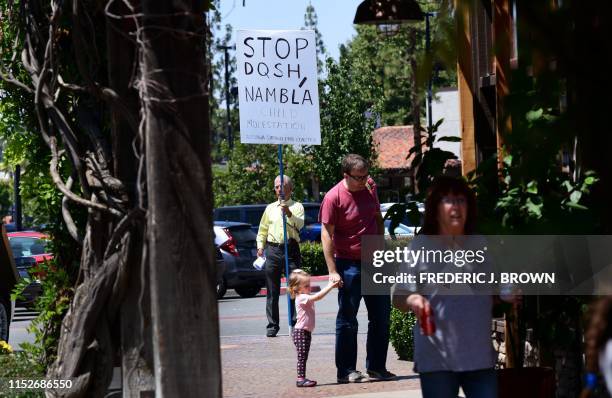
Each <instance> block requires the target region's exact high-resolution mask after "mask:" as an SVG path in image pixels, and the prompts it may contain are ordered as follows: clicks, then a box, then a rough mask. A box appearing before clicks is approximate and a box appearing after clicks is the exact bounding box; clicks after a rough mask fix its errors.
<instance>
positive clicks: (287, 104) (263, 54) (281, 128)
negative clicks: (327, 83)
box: [236, 30, 321, 145]
mask: <svg viewBox="0 0 612 398" xmlns="http://www.w3.org/2000/svg"><path fill="white" fill-rule="evenodd" d="M315 43H316V42H315V34H314V31H312V30H239V31H238V32H237V42H236V54H237V62H238V64H237V68H238V92H239V94H238V95H239V101H240V142H242V143H245V144H293V145H320V144H321V127H320V120H319V92H318V85H317V53H316V45H315Z"/></svg>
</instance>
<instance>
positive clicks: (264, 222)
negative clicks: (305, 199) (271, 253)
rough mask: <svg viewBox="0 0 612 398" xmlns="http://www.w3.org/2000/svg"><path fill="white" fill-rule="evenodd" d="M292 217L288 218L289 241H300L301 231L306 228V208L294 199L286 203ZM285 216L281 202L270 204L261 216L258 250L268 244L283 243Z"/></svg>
mask: <svg viewBox="0 0 612 398" xmlns="http://www.w3.org/2000/svg"><path fill="white" fill-rule="evenodd" d="M286 202H287V205H289V211H290V212H291V217H287V239H295V240H296V241H298V242H299V241H300V230H301V229H302V227H303V226H304V206H302V204H301V203H299V202H296V201H294V200H292V199H289V200H287V201H286ZM283 241H284V239H283V214H282V211H281V206H280V201H278V200H277V201H276V202H273V203H270V204H269V205H268V206H267V207H266V210H265V211H264V213H263V216H261V221H260V222H259V231H258V232H257V248H258V249H263V248H264V247H265V246H266V242H273V243H283Z"/></svg>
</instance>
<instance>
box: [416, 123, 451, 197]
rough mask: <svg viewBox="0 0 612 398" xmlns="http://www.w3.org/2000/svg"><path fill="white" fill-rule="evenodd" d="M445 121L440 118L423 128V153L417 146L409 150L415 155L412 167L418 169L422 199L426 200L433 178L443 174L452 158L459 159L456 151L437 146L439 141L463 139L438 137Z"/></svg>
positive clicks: (417, 175)
mask: <svg viewBox="0 0 612 398" xmlns="http://www.w3.org/2000/svg"><path fill="white" fill-rule="evenodd" d="M443 122H444V119H440V120H438V121H437V122H436V123H435V124H434V125H432V126H431V128H429V127H428V128H427V129H425V128H422V129H421V137H422V138H425V140H424V142H423V145H422V146H421V148H420V150H421V153H417V150H418V149H419V148H417V147H412V148H410V151H408V155H409V156H412V155H415V156H414V158H413V160H412V163H411V164H410V167H412V168H413V169H416V170H417V172H416V180H417V186H418V188H419V194H418V196H417V198H418V199H419V200H421V201H424V200H425V195H426V193H427V190H428V188H429V186H430V185H431V183H432V182H433V180H434V179H435V178H436V177H438V176H441V175H442V174H443V172H444V166H445V165H446V162H447V161H448V160H450V159H457V156H455V154H454V153H452V152H449V151H444V150H442V149H440V148H437V147H436V143H437V142H442V141H447V142H457V141H461V138H459V137H439V138H438V139H436V134H437V132H438V129H439V128H440V126H441V125H442V123H443Z"/></svg>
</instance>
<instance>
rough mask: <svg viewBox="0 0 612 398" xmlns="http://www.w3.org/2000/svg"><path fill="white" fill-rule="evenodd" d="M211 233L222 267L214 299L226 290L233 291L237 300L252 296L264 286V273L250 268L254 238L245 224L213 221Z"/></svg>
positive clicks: (251, 231) (254, 249)
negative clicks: (223, 268) (212, 232)
mask: <svg viewBox="0 0 612 398" xmlns="http://www.w3.org/2000/svg"><path fill="white" fill-rule="evenodd" d="M214 232H215V246H216V247H218V249H219V253H220V254H221V257H222V258H223V265H224V267H225V270H224V271H223V277H222V278H217V297H218V298H221V297H223V296H224V295H225V292H226V290H227V289H234V290H236V293H238V294H239V295H240V297H254V296H255V295H257V293H259V291H260V290H261V288H262V287H263V286H265V284H266V277H265V273H264V271H263V270H257V269H256V268H255V267H253V261H255V259H256V258H257V244H256V242H255V238H256V236H257V235H256V234H255V232H253V230H252V229H251V226H250V225H249V224H246V223H240V222H232V221H215V223H214ZM219 253H218V254H219ZM218 254H217V256H218ZM218 260H220V259H219V258H218Z"/></svg>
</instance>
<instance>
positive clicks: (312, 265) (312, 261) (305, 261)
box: [300, 242, 327, 275]
mask: <svg viewBox="0 0 612 398" xmlns="http://www.w3.org/2000/svg"><path fill="white" fill-rule="evenodd" d="M300 251H301V253H302V269H303V270H304V271H306V272H308V273H310V275H327V264H325V256H324V255H323V246H321V243H320V242H303V243H301V244H300Z"/></svg>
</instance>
